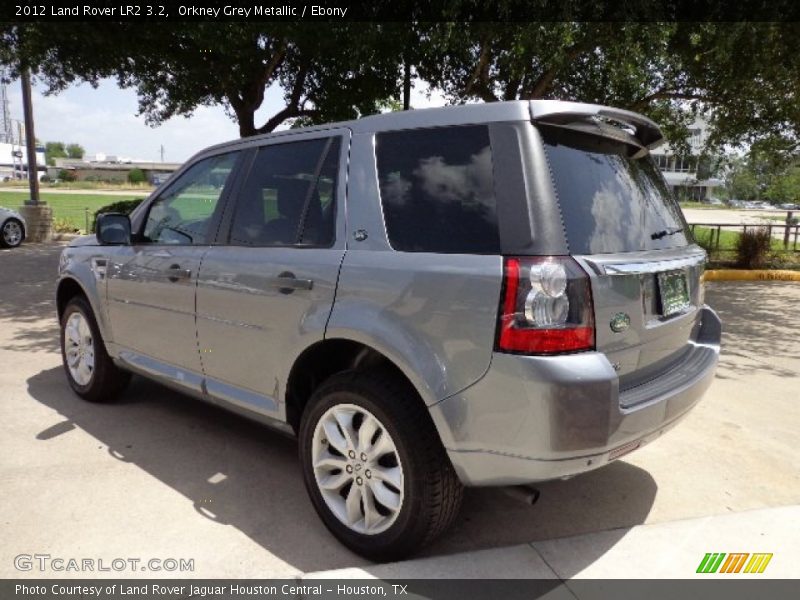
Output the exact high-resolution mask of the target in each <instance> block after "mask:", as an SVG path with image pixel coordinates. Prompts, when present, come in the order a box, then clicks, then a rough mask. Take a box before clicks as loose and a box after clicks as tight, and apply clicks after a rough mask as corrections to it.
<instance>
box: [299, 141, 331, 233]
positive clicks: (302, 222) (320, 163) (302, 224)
mask: <svg viewBox="0 0 800 600" xmlns="http://www.w3.org/2000/svg"><path fill="white" fill-rule="evenodd" d="M333 140H334V136H331V137H329V138H328V140H327V141H326V142H325V147H324V148H323V149H322V152H320V154H319V159H317V166H316V167H315V168H314V179H313V180H312V181H313V182H314V185H313V186H308V190H306V197H305V198H304V199H303V210H302V211H301V212H300V219H299V220H298V223H297V231H296V232H295V234H294V243H293V244H292V246H299V245H300V242H301V240H302V239H303V233H304V232H305V228H306V219H307V218H308V209H309V206H310V205H311V197H312V196H313V195H314V190H315V189H316V187H317V186H319V176H320V174H321V173H322V168H323V167H324V166H325V162H326V161H327V160H328V153H330V151H331V146H333ZM339 152H340V156H339V158H340V159H341V150H340V151H339ZM333 210H334V224H335V222H336V193H335V192H334V197H333ZM335 239H336V231H335V227H334V239H333V240H332V241H331V245H332V244H333V242H334V241H335Z"/></svg>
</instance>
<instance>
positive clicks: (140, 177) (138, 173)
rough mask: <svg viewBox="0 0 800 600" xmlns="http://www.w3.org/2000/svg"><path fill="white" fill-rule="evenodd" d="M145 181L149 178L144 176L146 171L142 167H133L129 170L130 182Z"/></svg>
mask: <svg viewBox="0 0 800 600" xmlns="http://www.w3.org/2000/svg"><path fill="white" fill-rule="evenodd" d="M145 181H147V178H146V177H145V176H144V171H142V170H141V169H131V170H130V171H128V182H129V183H144V182H145Z"/></svg>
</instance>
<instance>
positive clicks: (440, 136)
mask: <svg viewBox="0 0 800 600" xmlns="http://www.w3.org/2000/svg"><path fill="white" fill-rule="evenodd" d="M376 152H377V161H378V179H379V185H380V192H381V200H382V202H383V214H384V219H385V220H386V230H387V233H388V235H389V243H390V244H391V245H392V247H393V248H394V249H395V250H401V251H404V252H441V253H465V254H467V253H468V254H499V253H500V236H499V233H498V228H497V201H496V199H495V195H494V180H493V177H492V151H491V146H490V144H489V131H488V129H487V127H486V126H468V127H447V128H438V129H418V130H409V131H398V132H392V133H382V134H378V136H377V148H376Z"/></svg>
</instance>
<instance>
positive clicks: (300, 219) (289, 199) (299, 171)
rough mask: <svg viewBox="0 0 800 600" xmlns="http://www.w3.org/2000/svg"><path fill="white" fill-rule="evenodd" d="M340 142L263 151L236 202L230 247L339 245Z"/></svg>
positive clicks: (315, 142) (324, 140)
mask: <svg viewBox="0 0 800 600" xmlns="http://www.w3.org/2000/svg"><path fill="white" fill-rule="evenodd" d="M339 148H340V140H339V137H338V136H337V137H333V138H319V139H313V140H304V141H299V142H289V143H286V144H275V145H270V146H265V147H263V148H259V150H258V154H257V155H256V157H255V160H254V161H253V165H252V167H251V168H250V173H249V174H248V176H247V179H246V181H245V183H244V185H243V186H242V190H241V192H240V193H239V196H238V199H237V201H236V212H235V213H234V217H233V225H232V227H231V236H230V243H231V244H234V245H238V246H293V245H297V246H308V247H326V246H330V245H331V244H332V243H333V238H334V222H335V208H336V203H335V198H336V181H337V173H338V170H339Z"/></svg>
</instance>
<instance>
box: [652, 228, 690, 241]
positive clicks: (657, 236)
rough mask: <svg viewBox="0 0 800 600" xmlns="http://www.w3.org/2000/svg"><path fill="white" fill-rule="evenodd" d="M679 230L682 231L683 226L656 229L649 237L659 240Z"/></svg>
mask: <svg viewBox="0 0 800 600" xmlns="http://www.w3.org/2000/svg"><path fill="white" fill-rule="evenodd" d="M681 231H683V227H676V228H675V229H662V230H661V231H656V232H655V233H652V234H650V239H651V240H660V239H661V238H665V237H667V236H668V235H675V234H676V233H680V232H681Z"/></svg>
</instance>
